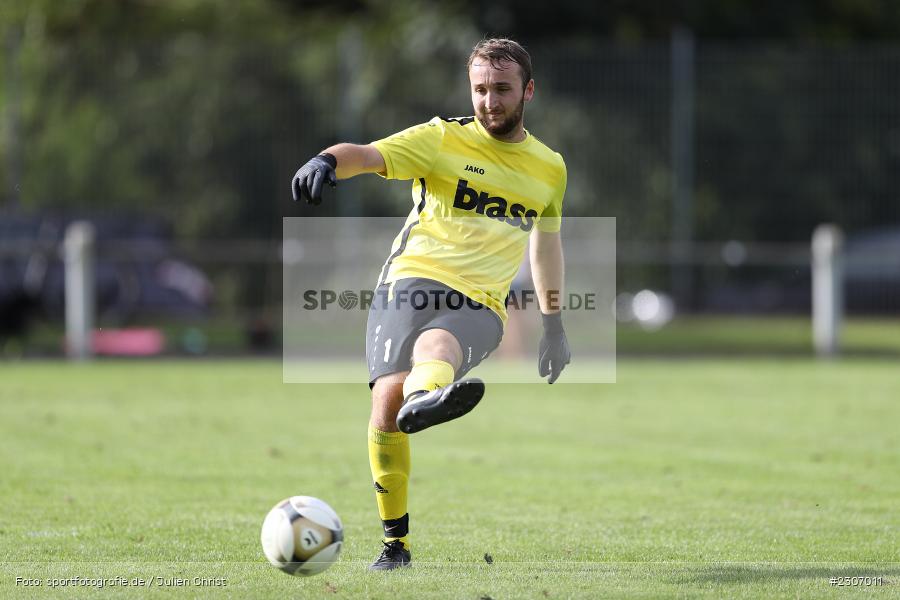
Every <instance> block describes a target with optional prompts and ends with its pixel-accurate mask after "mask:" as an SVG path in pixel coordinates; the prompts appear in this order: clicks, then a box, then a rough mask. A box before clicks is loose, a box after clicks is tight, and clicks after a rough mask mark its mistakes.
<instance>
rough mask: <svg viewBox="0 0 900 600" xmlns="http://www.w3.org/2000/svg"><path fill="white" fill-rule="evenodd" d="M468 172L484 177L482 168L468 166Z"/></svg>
mask: <svg viewBox="0 0 900 600" xmlns="http://www.w3.org/2000/svg"><path fill="white" fill-rule="evenodd" d="M466 171H469V172H470V173H478V174H479V175H484V169H482V168H481V167H473V166H472V165H466Z"/></svg>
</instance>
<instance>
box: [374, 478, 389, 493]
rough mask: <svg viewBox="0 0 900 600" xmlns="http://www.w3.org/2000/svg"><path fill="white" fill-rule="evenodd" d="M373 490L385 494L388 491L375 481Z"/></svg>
mask: <svg viewBox="0 0 900 600" xmlns="http://www.w3.org/2000/svg"><path fill="white" fill-rule="evenodd" d="M375 491H376V492H378V493H379V494H387V493H388V491H387V490H386V489H384V488H383V487H381V485H380V484H379V483H378V482H377V481H376V482H375Z"/></svg>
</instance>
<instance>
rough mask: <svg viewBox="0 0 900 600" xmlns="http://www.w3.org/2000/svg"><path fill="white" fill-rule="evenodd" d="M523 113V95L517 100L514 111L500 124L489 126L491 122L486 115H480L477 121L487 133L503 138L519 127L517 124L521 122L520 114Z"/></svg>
mask: <svg viewBox="0 0 900 600" xmlns="http://www.w3.org/2000/svg"><path fill="white" fill-rule="evenodd" d="M524 112H525V97H524V95H523V97H522V99H521V100H519V105H518V106H517V107H516V110H514V111H513V113H512V114H511V115H509V116H508V117H507V118H505V119H503V120H502V121H501V122H500V123H497V124H496V125H491V122H490V121H488V117H487V114H485V113H482V114H481V115H479V116H478V121H479V122H480V123H481V125H482V127H484V128H485V129H486V130H487V131H488V133H490V134H492V135H496V136H501V137H502V136H504V135H509V134H510V133H512V132H513V131H514V130H515V128H516V127H518V126H519V123H521V122H522V113H524Z"/></svg>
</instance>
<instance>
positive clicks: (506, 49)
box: [466, 38, 531, 88]
mask: <svg viewBox="0 0 900 600" xmlns="http://www.w3.org/2000/svg"><path fill="white" fill-rule="evenodd" d="M476 58H486V59H487V60H488V61H490V63H491V66H492V67H497V66H499V64H498V63H499V62H500V61H502V60H508V61H509V62H514V63H516V64H517V65H519V70H520V71H521V72H522V87H523V88H524V87H525V86H526V85H528V82H529V81H531V55H529V54H528V52H527V51H526V50H525V48H523V47H522V45H521V44H519V42H517V41H515V40H510V39H507V38H488V39H483V40H481V41H480V42H478V43H477V44H475V47H474V48H472V54H470V55H469V61H468V62H467V63H466V71H468V70H469V69H471V68H472V63H473V62H475V59H476Z"/></svg>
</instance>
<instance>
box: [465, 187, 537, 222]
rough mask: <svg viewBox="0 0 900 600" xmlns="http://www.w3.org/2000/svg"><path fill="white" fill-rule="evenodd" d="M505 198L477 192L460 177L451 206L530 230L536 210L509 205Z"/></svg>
mask: <svg viewBox="0 0 900 600" xmlns="http://www.w3.org/2000/svg"><path fill="white" fill-rule="evenodd" d="M507 205H508V202H507V201H506V198H501V197H500V196H491V195H489V194H488V193H487V192H481V193H479V192H478V190H474V189H472V188H470V187H469V182H468V181H466V180H465V179H460V180H459V183H458V184H457V185H456V197H454V198H453V206H454V207H455V208H461V209H463V210H474V211H475V212H476V213H478V214H479V215H485V216H486V217H490V218H491V219H495V220H497V221H503V222H504V223H508V224H509V225H512V226H513V227H518V228H519V229H521V230H522V231H531V230H532V228H533V227H534V221H535V218H537V216H538V214H537V211H536V210H534V209H528V210H525V207H524V206H522V205H521V204H518V203H516V204H513V205H512V206H509V207H508V208H509V212H507V210H506V209H507Z"/></svg>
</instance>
